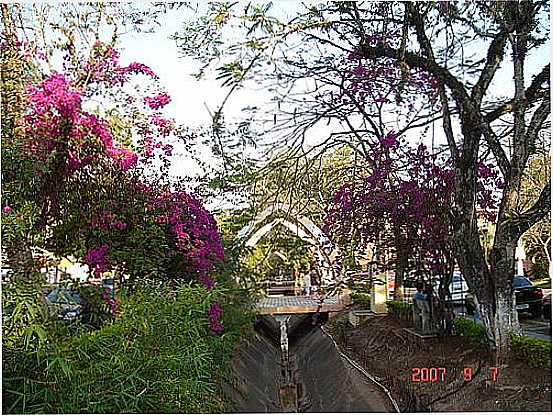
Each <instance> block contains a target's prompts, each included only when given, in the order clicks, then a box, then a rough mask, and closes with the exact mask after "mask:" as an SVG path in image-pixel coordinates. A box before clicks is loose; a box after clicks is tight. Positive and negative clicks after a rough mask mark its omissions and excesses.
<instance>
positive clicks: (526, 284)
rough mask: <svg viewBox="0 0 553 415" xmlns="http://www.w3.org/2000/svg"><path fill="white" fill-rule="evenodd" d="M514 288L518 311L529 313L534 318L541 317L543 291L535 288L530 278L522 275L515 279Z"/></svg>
mask: <svg viewBox="0 0 553 415" xmlns="http://www.w3.org/2000/svg"><path fill="white" fill-rule="evenodd" d="M513 287H514V290H515V297H516V309H517V311H518V312H529V313H530V314H532V317H539V316H541V314H542V306H543V291H542V290H541V288H538V287H534V284H532V283H531V282H530V280H529V279H528V278H526V277H524V276H521V275H518V276H516V277H515V278H513Z"/></svg>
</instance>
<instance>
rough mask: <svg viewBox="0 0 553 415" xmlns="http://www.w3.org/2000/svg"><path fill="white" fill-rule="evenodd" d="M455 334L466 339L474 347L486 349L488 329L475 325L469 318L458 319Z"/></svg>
mask: <svg viewBox="0 0 553 415" xmlns="http://www.w3.org/2000/svg"><path fill="white" fill-rule="evenodd" d="M454 325H455V332H456V333H457V334H458V335H460V336H462V337H464V338H465V339H466V340H467V342H468V343H470V344H471V345H472V346H475V347H479V348H486V347H487V346H488V340H487V337H486V328H485V327H484V326H483V325H482V324H479V323H475V322H474V321H472V320H469V319H467V318H462V317H458V318H456V319H455V321H454Z"/></svg>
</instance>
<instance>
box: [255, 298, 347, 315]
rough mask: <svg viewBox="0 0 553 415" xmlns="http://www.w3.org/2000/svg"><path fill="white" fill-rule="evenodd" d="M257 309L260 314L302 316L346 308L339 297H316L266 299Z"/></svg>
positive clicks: (262, 300) (260, 301) (263, 299)
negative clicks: (303, 314)
mask: <svg viewBox="0 0 553 415" xmlns="http://www.w3.org/2000/svg"><path fill="white" fill-rule="evenodd" d="M256 308H257V310H258V311H259V314H302V313H316V312H322V313H325V312H329V311H340V310H342V309H343V308H344V304H342V303H341V301H340V298H339V297H338V296H332V297H325V298H323V299H320V300H319V299H317V298H315V297H303V296H287V297H265V298H262V299H260V300H259V301H258V302H257V304H256Z"/></svg>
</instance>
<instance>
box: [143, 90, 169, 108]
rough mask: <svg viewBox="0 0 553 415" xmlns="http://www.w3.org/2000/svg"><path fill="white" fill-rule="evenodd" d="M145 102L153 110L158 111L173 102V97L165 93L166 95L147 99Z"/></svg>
mask: <svg viewBox="0 0 553 415" xmlns="http://www.w3.org/2000/svg"><path fill="white" fill-rule="evenodd" d="M144 102H145V103H146V105H147V106H148V107H150V108H151V109H153V110H157V109H159V108H163V107H164V106H166V105H167V104H169V103H170V102H171V97H170V96H169V95H167V94H165V93H164V94H159V95H155V96H153V97H145V98H144Z"/></svg>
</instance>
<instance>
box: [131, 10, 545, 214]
mask: <svg viewBox="0 0 553 415" xmlns="http://www.w3.org/2000/svg"><path fill="white" fill-rule="evenodd" d="M274 4H275V5H274V7H273V9H272V10H273V13H276V14H277V15H278V16H279V17H293V16H294V15H295V14H297V12H298V10H299V9H302V6H301V3H300V2H296V1H283V0H280V1H275V2H274ZM185 16H186V17H191V13H190V11H185V10H184V9H180V10H178V11H170V12H169V13H167V14H165V15H162V16H161V18H160V23H161V25H160V26H159V27H157V28H156V30H155V31H154V32H153V33H144V32H139V33H137V32H129V33H127V34H125V35H124V36H122V37H121V38H120V40H121V42H120V47H121V64H122V65H125V64H128V63H130V62H135V61H136V62H142V63H144V64H146V65H148V66H150V67H151V68H152V69H153V70H154V72H155V73H156V74H158V76H159V77H160V83H161V86H163V87H164V88H165V89H166V90H167V92H168V93H169V95H170V96H171V97H172V102H171V103H170V104H169V105H168V106H167V107H166V108H165V114H166V115H167V116H169V117H173V118H175V120H176V121H177V122H178V123H179V124H182V125H186V126H189V127H192V128H209V127H210V124H211V116H210V113H209V111H208V109H209V110H211V111H214V110H216V109H217V108H218V107H219V106H220V104H221V102H222V101H223V99H224V97H225V96H226V94H227V92H228V90H229V88H228V87H222V86H221V83H220V81H218V80H216V79H215V74H214V73H213V72H211V73H208V76H207V77H206V79H202V80H197V79H196V78H195V77H194V76H193V74H194V73H196V72H197V71H198V69H199V67H200V66H199V63H197V62H195V61H194V60H193V59H192V58H190V57H184V56H182V54H181V53H180V51H179V49H178V48H177V45H176V42H175V41H174V40H172V39H170V36H171V35H172V34H174V33H175V32H177V31H178V30H179V29H180V28H181V25H182V22H183V20H184V18H185ZM548 46H549V45H546V46H545V47H542V48H541V49H540V50H539V51H538V52H537V53H534V54H532V55H531V56H530V57H529V59H528V61H527V68H528V70H529V72H530V73H536V72H537V71H538V70H539V69H540V68H542V67H543V66H544V65H545V64H546V63H547V62H549V61H550V51H549V48H548ZM479 48H480V45H478V44H473V45H467V50H468V51H469V53H470V50H474V51H475V52H481V50H479ZM506 62H507V63H508V59H507V60H506ZM512 77H513V71H512V68H511V66H510V65H508V64H504V65H503V66H502V68H501V69H500V71H499V72H498V74H497V75H496V77H495V78H494V81H493V83H492V86H491V89H490V91H491V93H492V94H493V95H504V96H512V94H513V82H512ZM530 81H531V78H530V77H528V79H527V82H528V83H529V82H530ZM270 99H271V95H270V93H269V92H268V91H266V90H264V89H260V88H259V86H258V85H255V84H252V83H251V82H250V83H247V84H246V85H245V87H244V88H242V89H240V90H239V91H238V92H236V93H235V94H233V95H232V97H231V99H230V101H229V102H228V103H227V105H226V107H225V119H226V120H230V121H233V120H234V121H237V120H241V119H242V118H243V117H244V114H243V113H242V111H241V110H242V108H244V107H246V106H260V107H261V106H263V105H264V104H266V103H268V102H269V101H270ZM329 128H338V127H337V126H334V127H333V126H332V125H331V126H330V127H327V126H326V125H321V126H319V127H318V128H315V129H314V130H313V131H312V132H311V137H310V138H311V139H312V140H313V141H315V140H316V139H317V137H322V136H325V137H326V135H327V134H328V132H329V131H328V130H329ZM435 131H436V141H437V143H440V142H442V143H443V142H445V140H444V139H443V134H442V132H441V124H439V123H437V124H436V125H435ZM414 137H415V135H413V137H412V139H413V140H414V139H415V138H414ZM408 139H410V138H409V137H408ZM417 139H418V138H417ZM430 139H431V138H430V137H429V136H427V140H430ZM427 144H428V142H427ZM198 148H199V152H200V154H201V157H202V159H203V160H204V161H208V163H209V164H211V165H213V166H214V167H217V161H216V160H215V158H213V156H212V154H211V150H210V148H209V147H208V146H202V145H199V146H198ZM176 150H177V151H176V152H175V156H174V157H173V162H172V166H171V172H172V174H174V175H175V176H183V177H187V176H194V175H196V174H197V173H198V172H199V170H200V169H199V166H198V165H197V164H196V163H195V162H194V161H193V160H192V159H191V158H190V156H189V155H188V154H186V153H184V152H179V150H178V148H177V149H176ZM218 204H219V201H216V202H214V203H213V204H212V206H211V208H212V209H217V208H221V207H229V206H226V205H225V206H223V205H218Z"/></svg>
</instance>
